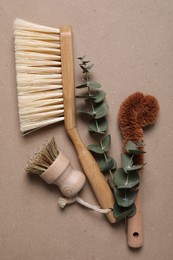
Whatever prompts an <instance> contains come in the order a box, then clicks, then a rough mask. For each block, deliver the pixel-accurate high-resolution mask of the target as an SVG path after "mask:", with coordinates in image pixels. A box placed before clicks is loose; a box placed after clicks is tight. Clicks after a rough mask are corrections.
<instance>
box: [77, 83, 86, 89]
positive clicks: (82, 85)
mask: <svg viewBox="0 0 173 260" xmlns="http://www.w3.org/2000/svg"><path fill="white" fill-rule="evenodd" d="M87 87H88V86H87V84H86V83H83V84H81V85H79V86H77V87H76V88H87Z"/></svg>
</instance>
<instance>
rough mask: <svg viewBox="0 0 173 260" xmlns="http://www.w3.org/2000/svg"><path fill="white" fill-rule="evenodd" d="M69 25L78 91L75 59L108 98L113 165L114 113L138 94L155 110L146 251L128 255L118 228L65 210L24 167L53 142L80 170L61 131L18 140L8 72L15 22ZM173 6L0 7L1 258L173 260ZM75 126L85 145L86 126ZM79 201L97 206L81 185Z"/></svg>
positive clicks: (148, 135) (148, 0)
mask: <svg viewBox="0 0 173 260" xmlns="http://www.w3.org/2000/svg"><path fill="white" fill-rule="evenodd" d="M16 17H20V18H23V19H25V20H28V21H32V22H35V23H38V24H43V25H48V26H52V27H59V26H60V25H64V24H71V25H72V26H73V33H74V34H73V35H74V57H75V59H74V64H75V78H76V85H77V84H79V83H81V71H80V69H79V67H78V61H77V59H76V58H77V57H78V56H80V55H83V54H86V55H87V58H88V59H90V60H91V61H92V62H93V63H94V64H95V67H94V69H93V79H95V80H97V81H99V82H100V83H101V84H102V86H103V89H104V90H105V91H106V93H107V103H108V104H109V107H110V112H109V123H110V125H109V133H110V134H111V136H112V148H111V152H110V154H111V155H112V156H113V157H115V158H116V160H117V162H118V164H120V154H121V137H120V133H119V129H118V125H117V115H118V110H119V106H120V104H121V102H122V101H123V100H124V99H125V98H126V97H127V96H128V95H129V94H132V93H133V92H135V91H141V92H144V93H149V94H152V95H155V96H156V97H157V99H158V100H159V103H160V107H161V111H160V115H159V119H158V121H157V124H156V125H155V126H154V127H153V128H149V129H148V130H147V131H146V132H145V143H146V151H147V153H146V156H145V161H146V162H147V165H146V166H145V169H144V174H143V179H142V201H143V219H144V221H143V226H144V247H143V248H142V249H141V250H136V251H135V250H130V249H129V248H128V247H127V243H126V232H125V225H124V223H120V224H118V225H116V226H111V225H110V224H109V223H108V222H107V220H106V218H105V217H104V216H100V215H98V214H95V213H93V212H91V211H88V210H86V209H84V208H82V207H80V206H78V205H73V206H70V207H68V208H66V209H65V210H64V211H62V210H61V209H59V207H58V205H57V201H58V197H59V196H60V192H59V191H58V189H57V188H56V187H52V186H51V187H50V186H48V185H46V184H45V183H44V182H43V181H41V180H40V179H37V178H28V177H27V176H26V174H25V171H24V168H25V165H26V162H27V161H28V159H29V158H30V157H31V156H32V155H33V153H34V152H35V150H36V149H37V148H38V147H40V145H41V144H42V143H43V142H44V141H45V140H46V139H48V138H50V137H52V136H54V137H55V139H56V142H57V144H58V148H59V149H60V150H62V151H63V152H64V153H65V154H66V155H67V156H68V157H69V158H70V159H71V162H72V164H73V166H75V167H76V168H77V169H81V168H80V165H79V163H78V160H77V157H76V154H75V152H74V148H73V146H72V144H71V142H70V140H69V139H68V138H67V136H66V133H65V131H64V127H63V124H60V125H55V126H52V127H48V128H46V129H44V130H40V131H38V132H35V133H34V134H32V135H30V136H27V137H22V136H21V134H20V131H19V117H18V107H17V93H16V80H15V65H14V46H13V21H14V19H15V18H16ZM172 27H173V2H172V1H171V0H164V1H161V0H145V1H139V0H131V1H128V0H123V1H118V0H112V1H111V0H105V1H103V0H102V1H99V0H97V1H96V0H95V1H91V0H88V1H82V0H74V1H72V0H71V1H70V0H69V1H68V0H67V1H60V0H49V1H45V0H43V1H34V0H30V1H22V0H14V1H12V0H11V1H10V0H1V1H0V98H1V101H0V106H1V107H0V124H1V125H0V144H1V145H0V147H1V149H0V158H1V163H0V259H1V260H23V259H25V260H48V259H49V260H55V259H56V260H57V259H58V260H81V259H84V260H90V259H93V260H96V259H97V260H98V259H99V260H105V259H108V260H113V259H118V260H126V259H128V260H131V259H133V260H134V259H140V260H148V259H152V260H155V259H159V260H171V259H173V248H172V241H173V221H172V220H173V202H172V201H173V200H172V196H173V188H172V185H173V172H172V161H173V159H172V158H173V135H172V128H173V117H172V114H173V105H172V103H173V34H172ZM78 127H79V131H80V133H81V136H82V138H83V140H84V141H85V143H86V144H89V142H90V140H89V139H90V138H89V137H88V133H87V127H86V124H85V123H84V122H83V121H81V120H80V119H79V118H78ZM81 196H82V197H83V198H84V199H86V200H87V201H90V202H91V203H93V204H97V202H96V200H95V199H94V196H93V194H92V192H91V189H90V187H89V185H88V184H86V185H85V187H84V189H83V191H82V193H81Z"/></svg>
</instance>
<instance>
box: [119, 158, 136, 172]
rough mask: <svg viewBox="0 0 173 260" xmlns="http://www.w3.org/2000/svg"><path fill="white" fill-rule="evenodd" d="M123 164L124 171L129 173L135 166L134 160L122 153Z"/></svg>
mask: <svg viewBox="0 0 173 260" xmlns="http://www.w3.org/2000/svg"><path fill="white" fill-rule="evenodd" d="M121 164H122V167H123V170H124V171H125V172H126V173H127V172H128V170H129V168H130V167H131V166H132V165H133V160H132V158H131V157H130V156H129V155H127V154H125V153H122V155H121Z"/></svg>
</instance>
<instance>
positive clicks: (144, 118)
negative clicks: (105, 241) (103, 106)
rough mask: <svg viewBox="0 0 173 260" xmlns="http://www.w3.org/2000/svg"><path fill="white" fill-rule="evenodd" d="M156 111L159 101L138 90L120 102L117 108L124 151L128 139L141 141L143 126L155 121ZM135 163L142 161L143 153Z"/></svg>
mask: <svg viewBox="0 0 173 260" xmlns="http://www.w3.org/2000/svg"><path fill="white" fill-rule="evenodd" d="M158 112H159V103H158V101H157V99H156V98H155V97H153V96H150V95H144V94H142V93H140V92H135V93H134V94H132V95H130V96H129V97H128V98H127V99H126V100H125V101H124V102H123V103H122V105H121V106H120V110H119V126H120V131H121V134H122V138H123V148H124V151H125V152H126V150H125V147H126V144H127V142H128V141H129V140H131V141H132V142H134V143H137V142H138V141H139V140H141V141H143V138H144V137H143V128H144V127H146V126H148V125H152V124H154V123H155V121H156V119H157V116H158ZM141 149H142V148H141ZM136 163H139V164H141V163H143V155H140V156H138V157H137V162H136Z"/></svg>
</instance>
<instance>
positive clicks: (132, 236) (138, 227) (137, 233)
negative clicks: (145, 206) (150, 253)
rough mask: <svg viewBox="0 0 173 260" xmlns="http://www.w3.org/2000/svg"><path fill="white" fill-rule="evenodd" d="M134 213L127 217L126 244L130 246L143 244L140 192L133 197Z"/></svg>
mask: <svg viewBox="0 0 173 260" xmlns="http://www.w3.org/2000/svg"><path fill="white" fill-rule="evenodd" d="M135 205H136V214H135V215H134V216H133V217H131V218H128V224H127V233H128V234H127V240H128V246H129V247H131V248H140V247H142V246H143V230H142V208H141V192H140V190H139V191H138V194H137V196H136V199H135Z"/></svg>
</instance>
